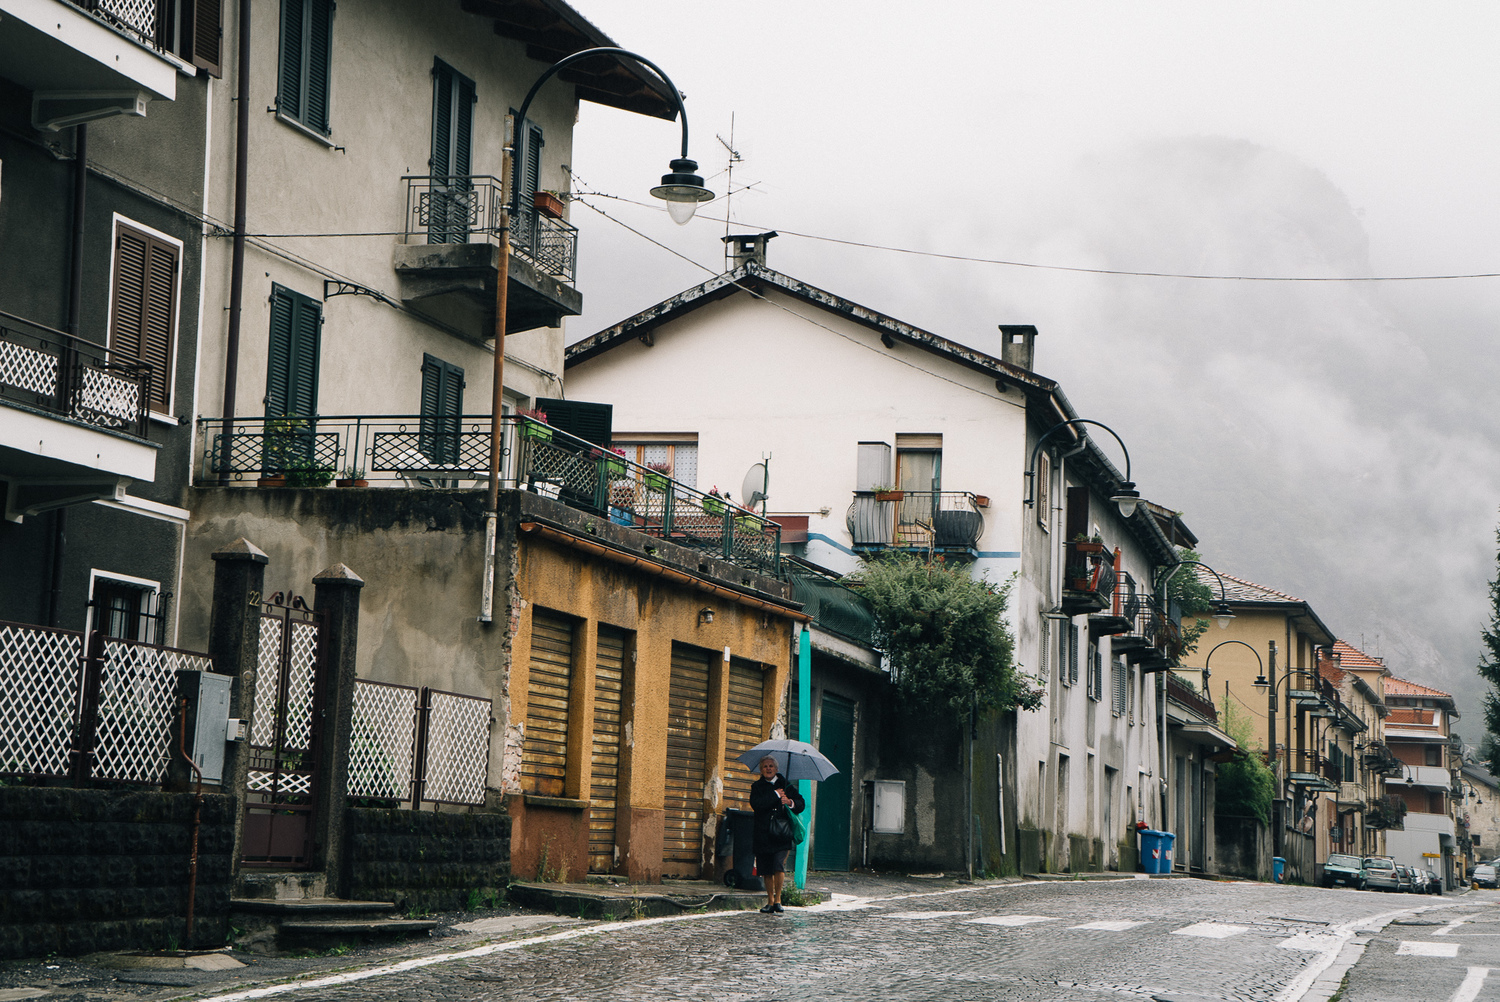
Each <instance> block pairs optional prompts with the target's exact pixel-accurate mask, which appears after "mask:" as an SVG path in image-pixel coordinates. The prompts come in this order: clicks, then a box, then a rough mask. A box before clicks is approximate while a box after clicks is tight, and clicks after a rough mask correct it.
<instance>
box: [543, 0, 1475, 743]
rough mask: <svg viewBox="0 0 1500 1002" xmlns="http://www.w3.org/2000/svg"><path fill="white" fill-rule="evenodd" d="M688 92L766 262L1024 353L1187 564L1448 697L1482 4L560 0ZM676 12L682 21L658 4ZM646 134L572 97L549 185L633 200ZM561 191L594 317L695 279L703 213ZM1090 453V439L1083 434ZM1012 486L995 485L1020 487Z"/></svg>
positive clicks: (674, 139) (1468, 509) (1468, 379)
mask: <svg viewBox="0 0 1500 1002" xmlns="http://www.w3.org/2000/svg"><path fill="white" fill-rule="evenodd" d="M574 2H575V4H576V6H577V7H578V8H579V9H580V10H581V11H582V12H583V13H584V15H585V16H587V17H588V18H590V19H591V20H592V21H594V23H595V24H597V25H598V26H599V27H600V28H602V29H603V30H604V31H605V32H607V33H609V34H610V35H611V36H612V37H613V38H614V39H615V40H616V41H617V42H618V43H619V44H621V45H623V46H625V47H627V48H633V49H635V50H637V51H639V52H641V53H642V54H643V55H645V56H647V57H649V58H650V59H652V60H653V61H655V62H656V63H658V64H659V65H660V66H662V68H663V69H665V70H666V71H667V73H669V74H670V75H671V76H672V79H673V81H674V82H675V83H676V85H677V86H678V88H679V89H680V90H682V91H683V92H684V93H685V94H686V96H687V108H688V116H689V122H690V124H691V126H692V155H693V156H694V157H695V158H696V159H697V160H698V161H699V163H700V164H701V165H702V173H703V174H704V175H705V176H706V177H710V178H711V181H710V187H712V188H713V189H714V190H715V191H716V192H717V193H719V194H723V192H724V191H725V189H726V180H727V178H726V176H725V174H724V173H723V171H724V169H725V167H726V166H727V164H728V153H727V151H726V149H725V147H724V146H723V145H721V143H720V141H719V139H718V138H716V137H723V139H725V140H728V139H729V137H730V127H731V117H732V119H733V125H734V146H735V148H736V149H737V150H738V151H739V153H740V154H741V155H742V157H743V160H742V162H740V163H739V164H737V165H736V166H735V170H734V175H733V182H734V186H735V187H736V188H739V187H741V186H742V185H751V187H750V188H749V190H747V191H745V192H742V193H740V194H738V195H736V196H735V197H734V198H733V200H732V205H731V208H732V217H733V219H734V225H733V230H734V231H736V232H746V231H758V230H761V229H776V230H779V231H780V232H781V233H782V234H783V236H782V237H781V238H779V239H778V240H776V241H774V242H773V243H772V244H771V249H770V264H771V266H772V267H774V268H776V269H778V270H780V271H783V272H786V273H788V274H790V275H793V276H795V277H797V278H800V279H803V280H805V281H808V282H811V283H813V284H815V285H818V286H821V287H823V288H826V289H828V290H830V291H832V292H835V293H837V294H839V295H842V296H846V297H848V298H851V299H854V300H855V301H857V302H860V303H863V304H865V305H867V306H870V307H873V308H875V309H878V310H881V311H883V312H886V313H888V314H891V315H893V316H895V317H898V318H900V319H902V320H905V321H908V322H910V323H914V324H917V325H919V326H922V327H925V328H927V329H929V330H933V331H935V332H937V333H939V334H942V335H944V336H946V337H950V338H953V339H955V340H958V341H961V342H965V343H968V344H971V345H973V346H975V347H977V348H981V349H985V350H991V351H994V352H995V353H997V354H998V343H997V341H996V334H997V332H996V330H995V327H996V325H997V324H1000V323H1034V324H1036V325H1037V326H1038V328H1039V330H1040V337H1039V338H1038V343H1037V359H1036V369H1037V371H1038V372H1040V373H1041V374H1043V375H1046V376H1049V377H1052V378H1056V379H1058V380H1060V381H1061V383H1062V385H1063V388H1064V390H1065V392H1066V393H1067V394H1068V396H1069V398H1070V399H1071V400H1072V401H1073V403H1074V405H1075V406H1076V407H1077V409H1078V411H1079V413H1080V414H1081V415H1082V416H1084V417H1090V418H1093V419H1096V420H1100V421H1103V422H1105V423H1106V424H1109V425H1110V426H1111V427H1113V428H1114V429H1115V430H1116V431H1117V432H1119V434H1120V435H1121V437H1122V438H1123V439H1124V440H1125V442H1126V443H1127V444H1128V445H1129V447H1130V449H1131V460H1132V464H1133V467H1134V472H1135V474H1136V480H1137V481H1138V482H1139V484H1140V488H1141V490H1142V492H1143V493H1144V494H1145V495H1146V496H1147V497H1150V498H1152V499H1153V500H1156V501H1158V502H1159V503H1162V504H1165V505H1168V506H1169V507H1172V508H1176V509H1180V510H1182V511H1183V512H1184V514H1185V518H1186V520H1187V522H1188V524H1189V525H1190V526H1191V527H1192V528H1193V530H1194V531H1195V532H1196V533H1197V534H1198V535H1199V536H1200V537H1201V539H1202V545H1201V547H1200V549H1201V551H1202V553H1203V555H1204V559H1205V560H1207V561H1208V562H1209V563H1210V564H1212V565H1213V566H1214V567H1216V568H1218V569H1220V570H1224V571H1229V572H1230V573H1234V574H1236V575H1239V576H1242V577H1245V578H1248V579H1250V580H1253V581H1256V582H1258V583H1260V584H1264V585H1267V586H1270V587H1273V588H1277V589H1279V590H1282V591H1285V592H1288V593H1290V594H1292V595H1296V596H1298V597H1300V598H1304V599H1307V600H1308V601H1309V602H1311V603H1312V605H1313V607H1314V609H1315V610H1316V611H1317V612H1318V613H1319V615H1320V616H1321V617H1322V619H1323V620H1324V622H1325V623H1327V624H1328V625H1329V627H1330V628H1331V629H1332V630H1333V631H1334V632H1335V633H1336V634H1338V635H1339V636H1340V637H1341V638H1342V639H1344V640H1347V641H1348V642H1350V643H1352V644H1354V645H1355V646H1356V647H1360V648H1362V649H1364V650H1365V651H1367V652H1368V653H1371V654H1375V655H1381V656H1384V657H1385V658H1386V660H1387V664H1388V665H1389V666H1390V667H1391V668H1392V670H1393V671H1395V672H1396V673H1397V674H1398V675H1403V676H1406V677H1410V678H1412V679H1415V680H1417V681H1421V682H1425V683H1427V684H1430V685H1437V686H1439V687H1442V688H1446V689H1449V690H1451V691H1454V692H1456V693H1457V694H1459V695H1460V696H1462V697H1465V698H1466V699H1467V700H1469V701H1470V703H1469V705H1468V706H1467V707H1466V708H1465V710H1464V712H1465V717H1464V721H1463V724H1462V725H1461V728H1460V729H1461V730H1462V731H1463V732H1464V733H1465V735H1466V736H1468V737H1470V738H1471V740H1472V739H1476V738H1477V737H1478V735H1479V734H1480V733H1481V732H1482V729H1483V724H1482V713H1481V711H1480V709H1479V707H1478V706H1477V705H1476V704H1474V703H1473V702H1472V700H1473V699H1474V698H1475V697H1477V696H1478V695H1479V694H1480V693H1481V692H1482V688H1481V687H1480V686H1479V685H1478V683H1477V680H1476V679H1475V677H1474V673H1473V665H1474V664H1475V662H1476V660H1477V658H1478V654H1479V631H1480V630H1481V629H1482V628H1483V626H1484V624H1485V621H1486V618H1487V615H1488V608H1487V604H1486V594H1485V592H1486V589H1485V583H1486V581H1487V580H1488V578H1489V577H1491V576H1493V570H1494V557H1495V539H1494V531H1495V524H1496V520H1497V510H1496V506H1497V503H1500V448H1497V441H1500V416H1497V409H1496V408H1495V407H1494V406H1492V402H1493V401H1494V400H1495V397H1496V392H1495V387H1496V385H1497V378H1500V361H1497V358H1496V353H1495V351H1494V349H1493V336H1492V331H1493V329H1494V326H1495V322H1496V320H1497V318H1500V306H1497V296H1500V279H1476V280H1453V281H1432V282H1400V283H1396V282H1388V283H1271V282H1247V281H1194V280H1187V279H1172V278H1130V277H1112V276H1099V275H1084V274H1076V273H1069V272H1064V271H1048V270H1036V269H1022V268H1015V267H1006V266H997V265H988V264H973V263H962V262H954V261H947V260H941V259H937V258H930V257H916V256H911V255H905V254H898V253H891V252H888V251H880V250H870V249H861V248H855V247H848V246H842V245H839V244H833V243H827V242H823V241H817V240H813V239H808V238H806V237H796V236H792V235H791V232H793V231H795V232H797V233H803V234H811V235H817V236H825V237H837V238H840V239H843V240H852V241H860V242H866V243H872V244H881V245H889V246H895V247H903V248H911V249H917V250H923V251H933V252H939V253H944V254H956V255H966V256H973V257H981V258H992V259H1004V260H1008V261H1023V262H1031V263H1037V264H1053V265H1068V266H1077V267H1091V268H1108V269H1120V270H1131V271H1153V272H1182V273H1194V274H1204V273H1209V274H1222V275H1245V276H1266V275H1269V276H1308V277H1313V276H1317V277H1322V276H1364V275H1438V274H1461V273H1474V272H1500V246H1497V245H1496V236H1497V234H1500V186H1497V184H1496V181H1495V179H1496V177H1497V175H1500V163H1497V160H1500V88H1497V86H1496V79H1495V77H1496V69H1495V67H1496V56H1495V53H1496V52H1497V51H1500V5H1497V4H1494V3H1485V4H1479V3H1472V4H1464V3H1444V4H1441V5H1437V4H1412V3H1400V4H1398V3H1383V2H1368V0H1367V2H1361V3H1344V4H1339V3H1320V4H1317V5H1309V4H1306V3H1300V2H1299V3H1257V4H1253V5H1250V4H1246V5H1241V7H1240V8H1239V9H1233V10H1231V9H1227V8H1226V7H1225V5H1222V4H1204V3H1201V2H1194V3H1136V4H1128V5H1127V4H1120V3H1115V4H1103V3H1069V4H1051V3H1046V4H1044V3H1038V2H1034V0H1033V2H1031V3H1009V2H994V0H990V2H985V3H967V4H957V3H934V4H928V5H925V6H917V5H912V4H910V3H896V2H891V0H861V2H857V3H856V2H852V0H834V2H819V0H813V2H808V0H799V2H795V3H793V2H788V0H766V2H762V3H759V4H743V3H724V2H720V0H699V2H698V3H695V4H692V5H688V6H685V7H684V6H681V5H679V6H678V7H676V8H666V7H663V6H662V5H661V4H660V3H650V4H647V3H645V2H641V0H608V2H604V0H574ZM679 19H680V21H679ZM677 129H678V126H676V125H675V124H668V123H665V122H661V121H655V120H650V119H645V118H642V117H640V116H636V115H630V114H626V113H623V112H619V111H615V110H613V109H609V108H601V107H599V106H596V105H590V104H585V105H584V106H583V109H582V112H581V117H580V121H579V125H578V129H577V130H576V132H575V137H574V156H573V159H574V163H573V165H572V166H573V169H574V171H575V172H576V173H577V175H578V177H579V178H580V179H581V180H580V184H579V187H580V189H582V190H593V191H598V192H602V193H605V194H607V195H613V196H618V197H619V199H627V200H633V201H637V202H651V201H653V200H652V199H650V198H649V196H647V195H646V191H647V189H648V188H650V187H651V185H653V184H655V183H656V178H657V177H658V176H659V175H660V174H662V173H663V172H664V171H665V170H666V169H667V168H666V163H667V161H668V160H669V159H671V157H673V156H675V155H676V153H675V151H676V147H677V143H678V135H679V134H678V132H677ZM588 201H589V202H591V203H592V204H594V205H596V206H598V207H599V208H601V209H604V210H605V211H607V212H608V213H610V214H611V215H612V216H614V217H615V218H616V219H618V220H620V221H621V222H623V223H626V224H628V225H630V226H632V227H635V228H636V229H638V230H641V231H643V232H644V233H646V234H648V235H650V236H651V237H652V238H654V239H656V240H659V241H661V242H662V243H664V244H666V245H667V246H668V247H670V248H671V249H672V250H675V251H676V252H678V253H679V254H681V255H684V256H685V257H686V258H689V259H691V260H692V261H694V262H698V263H699V264H700V265H702V267H695V266H694V265H693V264H691V263H689V262H688V261H684V260H683V259H682V258H679V257H676V256H673V254H671V253H670V252H668V251H667V250H663V249H659V248H656V247H653V246H652V245H651V244H649V243H647V242H646V241H645V240H644V239H643V238H642V237H640V236H637V235H635V234H632V233H630V232H629V231H627V230H625V229H623V228H622V227H621V226H619V225H618V224H617V223H615V222H612V221H610V220H607V219H605V218H603V217H601V216H598V215H596V214H594V213H593V212H592V211H590V210H589V209H587V208H585V207H583V206H582V205H575V206H574V209H573V212H572V219H573V221H574V222H575V223H576V224H577V225H578V226H579V228H580V230H581V231H582V234H581V240H580V261H579V284H580V287H581V289H582V291H583V294H584V301H585V304H586V313H585V314H584V316H582V317H580V318H575V319H574V320H573V321H571V322H570V323H569V330H568V336H569V338H570V339H571V340H576V339H578V338H581V337H584V336H587V335H589V334H592V333H594V332H596V331H598V330H600V329H602V328H604V327H607V326H609V325H610V324H613V323H615V322H616V321H618V320H621V319H623V318H624V317H627V316H630V315H631V314H633V313H635V312H637V311H639V310H640V309H642V308H644V307H646V306H649V305H651V304H653V303H655V302H657V301H659V300H661V299H663V298H665V297H667V296H669V295H671V294H673V293H675V292H678V291H681V290H682V289H684V288H687V287H689V286H691V285H694V284H697V283H698V282H700V281H702V280H703V279H705V278H706V277H708V275H709V274H711V273H714V272H718V271H720V270H722V268H723V250H722V244H721V243H720V241H719V239H718V238H719V237H721V236H722V235H723V234H724V232H725V224H724V222H723V221H722V220H723V217H724V214H725V210H726V206H725V203H724V201H723V200H722V199H721V200H720V201H717V202H715V203H712V204H711V205H709V206H707V207H706V208H705V209H704V210H703V215H704V216H717V217H719V220H720V221H717V222H715V221H711V220H707V219H700V220H695V221H694V222H693V223H692V224H690V225H688V226H687V227H684V228H678V227H676V226H673V225H672V224H671V223H670V222H668V221H667V220H666V217H665V215H664V214H663V213H661V212H660V211H659V210H657V209H655V208H651V207H642V206H640V205H636V204H631V201H621V200H618V199H612V198H598V197H596V198H590V199H589V200H588ZM1107 448H1109V446H1107ZM1017 488H1018V489H1019V483H1018V484H1017Z"/></svg>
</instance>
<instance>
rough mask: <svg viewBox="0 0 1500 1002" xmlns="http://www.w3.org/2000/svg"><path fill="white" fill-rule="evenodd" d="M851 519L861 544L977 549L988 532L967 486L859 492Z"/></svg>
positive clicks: (851, 527)
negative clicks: (949, 489) (879, 492)
mask: <svg viewBox="0 0 1500 1002" xmlns="http://www.w3.org/2000/svg"><path fill="white" fill-rule="evenodd" d="M882 497H889V498H891V500H884V501H883V500H881V498H882ZM846 521H847V524H848V527H849V536H850V538H852V539H853V540H854V545H855V546H856V547H862V548H880V547H889V548H893V549H909V550H929V549H938V550H972V549H974V548H975V547H976V546H978V545H979V537H981V536H982V535H984V516H983V515H982V514H980V512H979V506H978V504H977V503H976V502H975V498H974V495H973V494H970V493H968V492H967V491H891V492H888V493H881V494H877V493H876V492H874V491H855V492H854V501H853V503H852V504H850V505H849V514H848V516H847V519H846Z"/></svg>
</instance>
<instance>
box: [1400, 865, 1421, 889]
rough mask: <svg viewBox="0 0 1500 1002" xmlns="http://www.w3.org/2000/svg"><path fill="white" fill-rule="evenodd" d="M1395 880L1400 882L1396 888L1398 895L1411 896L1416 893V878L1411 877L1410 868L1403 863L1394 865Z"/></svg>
mask: <svg viewBox="0 0 1500 1002" xmlns="http://www.w3.org/2000/svg"><path fill="white" fill-rule="evenodd" d="M1396 879H1397V880H1398V881H1400V884H1399V886H1398V887H1397V888H1396V890H1397V891H1399V892H1400V893H1402V894H1412V893H1415V892H1416V889H1417V888H1416V877H1415V876H1413V874H1412V869H1411V867H1409V866H1407V865H1406V864H1405V863H1397V864H1396Z"/></svg>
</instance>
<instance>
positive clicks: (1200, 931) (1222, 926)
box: [1172, 922, 1250, 939]
mask: <svg viewBox="0 0 1500 1002" xmlns="http://www.w3.org/2000/svg"><path fill="white" fill-rule="evenodd" d="M1249 928H1250V927H1249V926H1247V925H1230V924H1228V923H1227V922H1194V923H1193V924H1192V925H1187V926H1183V927H1182V928H1181V929H1173V930H1172V935H1174V936H1201V937H1203V938H1204V939H1228V938H1229V937H1230V936H1238V935H1239V934H1240V933H1242V932H1244V931H1245V930H1247V929H1249Z"/></svg>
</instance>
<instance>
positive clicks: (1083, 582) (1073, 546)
mask: <svg viewBox="0 0 1500 1002" xmlns="http://www.w3.org/2000/svg"><path fill="white" fill-rule="evenodd" d="M1097 546H1098V544H1094V543H1082V542H1074V543H1069V544H1068V545H1067V554H1066V557H1065V563H1064V567H1063V574H1064V576H1065V578H1066V581H1065V583H1064V587H1065V588H1068V589H1070V590H1072V591H1077V592H1091V593H1093V594H1095V595H1099V596H1103V597H1106V598H1108V599H1110V600H1111V601H1113V598H1114V593H1115V585H1116V582H1117V577H1118V576H1117V575H1116V573H1115V565H1114V561H1113V560H1112V559H1110V557H1109V554H1107V553H1105V552H1104V551H1103V548H1102V547H1099V548H1098V549H1095V547H1097Z"/></svg>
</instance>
